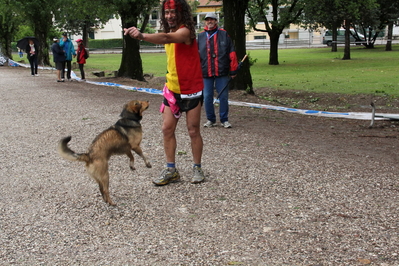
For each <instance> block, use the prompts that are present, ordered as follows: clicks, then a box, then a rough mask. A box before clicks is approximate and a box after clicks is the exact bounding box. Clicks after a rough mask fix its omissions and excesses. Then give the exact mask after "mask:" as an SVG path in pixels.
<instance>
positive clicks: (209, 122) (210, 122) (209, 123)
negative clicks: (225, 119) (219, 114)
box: [204, 120, 216, 127]
mask: <svg viewBox="0 0 399 266" xmlns="http://www.w3.org/2000/svg"><path fill="white" fill-rule="evenodd" d="M214 126H216V123H215V122H212V121H209V120H208V122H206V123H205V124H204V127H214Z"/></svg>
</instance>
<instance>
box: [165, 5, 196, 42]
mask: <svg viewBox="0 0 399 266" xmlns="http://www.w3.org/2000/svg"><path fill="white" fill-rule="evenodd" d="M168 1H170V0H164V1H162V6H161V8H162V16H161V29H163V32H166V33H167V32H170V27H169V24H168V22H167V21H166V19H165V9H164V6H165V3H166V2H168ZM174 1H175V3H176V18H177V24H178V25H185V26H186V27H187V28H188V29H189V30H190V34H191V39H195V37H196V36H195V22H194V20H193V16H192V15H191V8H190V6H189V5H188V4H187V1H186V0H174Z"/></svg>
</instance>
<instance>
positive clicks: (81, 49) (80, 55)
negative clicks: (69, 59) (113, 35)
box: [76, 39, 89, 81]
mask: <svg viewBox="0 0 399 266" xmlns="http://www.w3.org/2000/svg"><path fill="white" fill-rule="evenodd" d="M76 42H77V43H78V51H77V54H76V58H77V62H78V64H79V70H80V76H81V80H82V81H86V78H85V71H84V64H86V59H87V58H88V57H89V54H88V53H87V51H86V47H85V46H84V45H83V40H82V39H77V40H76Z"/></svg>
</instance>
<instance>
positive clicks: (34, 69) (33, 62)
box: [29, 55, 37, 76]
mask: <svg viewBox="0 0 399 266" xmlns="http://www.w3.org/2000/svg"><path fill="white" fill-rule="evenodd" d="M29 64H30V71H31V73H32V76H33V75H35V74H37V55H31V56H30V57H29Z"/></svg>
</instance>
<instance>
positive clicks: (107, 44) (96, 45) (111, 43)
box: [90, 39, 123, 57]
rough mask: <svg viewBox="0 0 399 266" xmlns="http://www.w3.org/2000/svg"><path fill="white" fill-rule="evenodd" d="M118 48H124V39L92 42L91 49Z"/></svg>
mask: <svg viewBox="0 0 399 266" xmlns="http://www.w3.org/2000/svg"><path fill="white" fill-rule="evenodd" d="M117 47H119V48H121V47H123V40H122V39H105V40H90V49H114V48H117ZM90 57H91V55H90Z"/></svg>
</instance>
